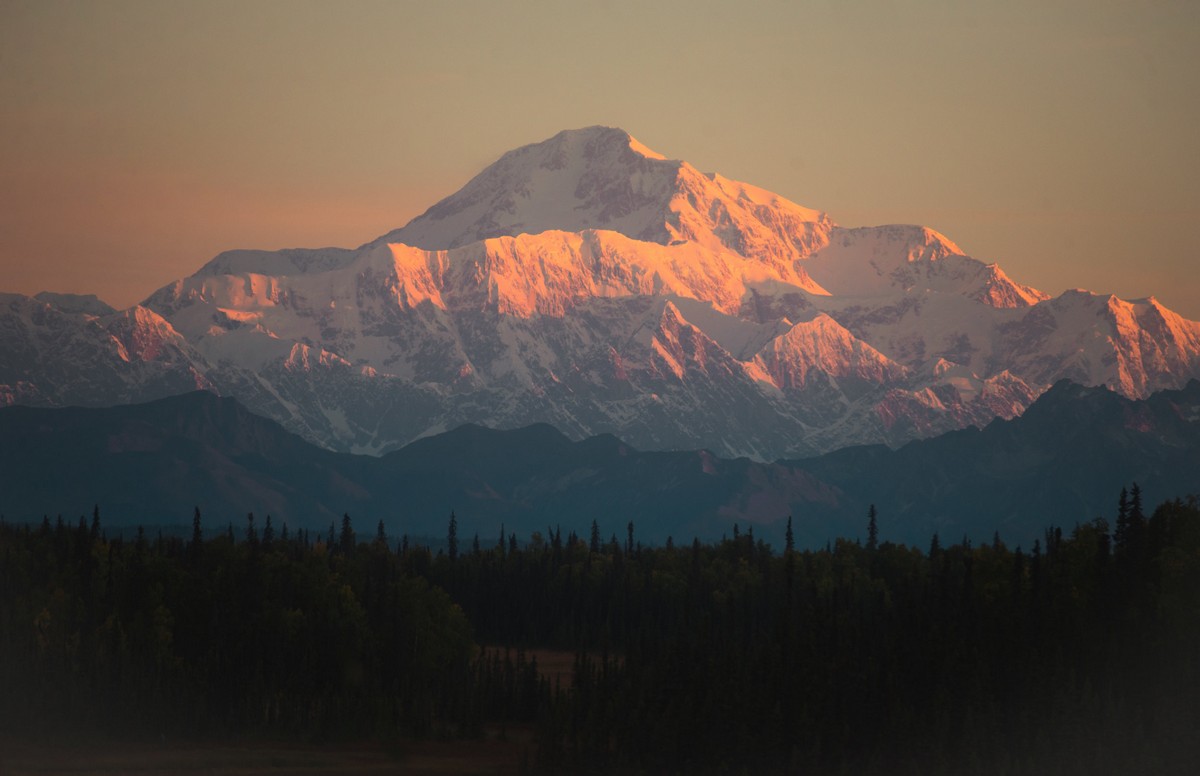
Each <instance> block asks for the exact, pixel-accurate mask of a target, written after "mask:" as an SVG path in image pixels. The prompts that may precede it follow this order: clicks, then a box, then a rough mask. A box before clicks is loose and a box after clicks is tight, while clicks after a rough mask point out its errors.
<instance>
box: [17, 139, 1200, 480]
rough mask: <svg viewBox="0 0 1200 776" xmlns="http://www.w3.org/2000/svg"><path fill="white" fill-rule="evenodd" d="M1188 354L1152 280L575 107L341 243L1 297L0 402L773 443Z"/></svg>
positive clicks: (388, 438)
mask: <svg viewBox="0 0 1200 776" xmlns="http://www.w3.org/2000/svg"><path fill="white" fill-rule="evenodd" d="M1196 377H1200V324H1197V323H1195V322H1192V321H1187V320H1184V319H1182V318H1180V317H1179V316H1178V315H1176V314H1174V313H1173V312H1171V311H1170V310H1167V309H1166V308H1164V307H1162V306H1161V305H1160V304H1159V303H1158V302H1157V301H1155V300H1154V299H1153V298H1150V299H1145V300H1134V301H1125V300H1120V299H1116V298H1115V297H1111V296H1097V295H1093V294H1089V293H1087V292H1084V291H1071V292H1067V293H1064V294H1062V295H1061V296H1059V297H1057V298H1054V299H1050V298H1048V297H1047V295H1045V294H1043V293H1041V292H1040V291H1037V290H1036V289H1032V288H1029V287H1027V286H1024V285H1021V284H1020V283H1017V282H1015V281H1013V280H1012V279H1010V278H1008V277H1007V275H1005V273H1004V272H1003V271H1002V270H1001V269H1000V268H999V267H998V266H996V265H994V264H985V263H983V262H980V261H977V260H975V259H973V258H971V257H969V256H966V255H965V254H964V253H963V252H962V250H961V249H960V248H959V247H958V246H957V245H955V244H954V243H953V242H952V241H951V240H950V239H948V238H947V237H945V236H944V235H941V234H939V233H937V232H936V231H934V230H932V229H928V228H925V227H920V226H902V225H891V226H879V227H864V228H844V227H841V226H838V225H837V224H836V223H834V221H833V220H832V219H831V218H830V216H828V215H827V214H825V213H822V212H820V211H817V210H812V209H809V208H806V207H802V206H800V205H797V204H796V203H793V202H790V201H788V200H787V199H785V198H783V197H781V196H779V195H777V194H774V193H772V192H769V191H765V190H763V189H760V188H758V187H755V186H753V185H750V184H747V183H742V182H738V181H733V180H729V179H727V178H724V177H722V176H720V175H716V174H709V173H703V172H700V171H699V170H697V169H695V168H694V167H692V166H691V165H690V164H688V163H687V162H685V161H680V160H670V159H665V158H663V157H662V156H661V155H659V154H657V153H655V152H653V151H650V150H649V149H647V148H645V147H644V146H642V145H641V144H640V143H638V142H637V141H636V140H634V139H633V138H632V137H630V136H629V134H628V133H626V132H624V131H622V130H619V129H611V128H606V127H590V128H586V129H581V130H572V131H567V132H562V133H559V134H558V135H555V136H554V137H552V138H550V139H548V140H546V141H543V142H541V143H536V144H533V145H529V146H525V147H523V148H519V149H516V150H514V151H511V152H509V153H507V154H505V155H504V156H503V157H501V158H500V159H499V160H498V161H497V162H496V163H494V164H493V165H491V166H489V167H488V168H487V169H485V170H483V171H482V172H480V173H479V175H477V176H476V177H475V178H473V179H472V180H471V181H469V182H468V183H467V184H466V185H465V186H464V187H463V188H462V189H461V190H459V191H458V192H456V193H455V194H453V195H451V196H449V197H447V198H446V199H445V200H443V201H442V202H439V203H437V204H436V205H434V206H433V207H431V208H430V209H429V210H428V211H427V212H426V213H424V214H423V215H421V216H419V217H418V218H415V219H413V220H412V221H411V222H410V223H409V224H407V225H406V226H404V227H402V228H400V229H396V230H394V231H392V232H389V233H388V234H386V235H384V236H382V237H380V238H378V239H376V240H374V241H371V242H368V243H366V244H364V245H362V246H360V247H359V248H356V249H342V248H322V249H290V250H284V251H253V250H238V251H229V252H227V253H223V254H221V255H219V256H217V257H216V258H214V259H213V260H212V261H211V262H209V263H208V264H207V265H205V266H204V267H202V268H201V269H200V270H199V271H198V272H196V273H195V274H194V275H192V276H191V277H188V278H184V279H181V280H179V281H177V282H175V283H172V284H170V285H168V286H166V287H164V288H162V289H160V290H159V291H157V292H156V293H154V294H153V295H152V296H151V297H150V298H149V299H147V300H145V301H144V302H143V304H142V305H139V306H135V307H134V308H131V309H130V310H127V311H123V312H115V311H112V310H111V309H109V308H107V306H105V305H103V304H102V303H99V302H98V301H97V300H94V299H87V298H83V297H68V296H64V295H41V296H39V297H38V298H36V299H35V298H30V297H21V296H15V295H5V296H3V297H0V403H3V404H25V405H37V406H65V405H69V404H85V405H90V406H105V405H111V404H120V403H127V402H134V401H146V400H149V399H154V398H159V397H162V396H168V395H173V394H178V393H181V392H184V391H187V390H193V389H195V388H204V389H208V390H214V391H216V392H217V393H219V394H221V395H226V396H233V397H236V398H237V399H238V400H239V401H240V402H241V403H242V404H244V405H245V406H246V407H248V408H250V409H251V410H252V411H254V412H256V413H258V414H261V415H263V416H266V417H270V418H273V419H275V420H277V421H278V422H279V423H281V424H282V425H283V426H284V427H285V428H287V429H288V430H290V431H293V432H295V433H297V434H300V435H301V436H303V437H304V438H306V439H308V440H309V441H311V442H313V443H315V444H318V445H320V446H322V447H325V448H328V449H333V450H340V451H348V452H361V453H371V454H376V455H378V454H382V453H386V452H389V451H393V450H397V449H399V448H401V447H403V446H404V445H405V444H407V443H409V442H411V441H413V440H415V439H420V438H422V437H427V436H430V435H433V434H437V433H439V432H442V431H446V430H449V429H453V428H456V427H458V426H460V425H462V424H464V423H476V424H481V425H486V426H489V427H493V428H510V429H511V428H520V427H523V426H527V425H530V424H534V423H549V424H551V425H553V426H554V427H555V428H558V429H559V430H561V431H562V432H563V433H564V434H566V435H567V436H568V437H570V438H571V439H576V440H578V439H584V438H587V437H589V436H594V435H597V434H602V433H611V434H614V435H616V436H618V437H620V438H621V439H623V440H626V441H627V442H629V443H630V444H632V445H634V446H636V447H638V448H641V449H654V450H685V449H697V448H706V449H709V450H712V451H714V452H715V453H717V454H718V455H722V456H726V457H736V456H743V455H744V456H748V457H751V458H754V459H756V460H761V461H765V460H774V459H777V458H779V457H785V456H793V457H794V456H800V455H814V454H818V453H824V452H828V451H831V450H836V449H839V448H842V447H846V446H848V445H858V444H874V443H883V444H886V445H889V446H891V447H898V446H899V445H901V444H904V443H905V442H908V441H910V440H913V439H919V438H926V437H931V436H935V435H937V434H939V433H942V432H945V431H948V430H951V429H957V428H962V427H965V426H969V425H977V426H983V425H986V424H987V423H988V422H990V421H991V420H992V419H994V418H997V417H1000V418H1012V417H1014V416H1016V415H1019V414H1020V413H1021V412H1022V411H1024V409H1025V408H1026V407H1028V406H1029V404H1030V403H1031V402H1032V401H1033V400H1034V398H1036V397H1037V396H1038V395H1039V394H1040V393H1041V392H1042V391H1044V390H1045V389H1047V388H1048V387H1049V386H1050V385H1052V384H1053V383H1055V382H1056V381H1058V380H1060V379H1070V380H1073V381H1075V382H1078V383H1080V384H1084V385H1100V384H1105V385H1108V386H1111V387H1113V388H1114V390H1116V391H1118V392H1119V393H1121V394H1122V395H1125V396H1127V397H1130V398H1138V397H1145V396H1147V395H1149V394H1150V393H1152V392H1153V391H1156V390H1161V389H1171V388H1179V387H1181V386H1183V385H1184V384H1186V382H1187V381H1188V380H1189V379H1192V378H1196Z"/></svg>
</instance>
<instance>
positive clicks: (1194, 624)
mask: <svg viewBox="0 0 1200 776" xmlns="http://www.w3.org/2000/svg"><path fill="white" fill-rule="evenodd" d="M1115 512H1116V514H1115V515H1114V520H1113V522H1112V523H1109V522H1108V521H1107V520H1105V519H1097V520H1095V521H1093V522H1090V523H1087V524H1083V525H1077V526H1075V527H1074V528H1073V529H1071V530H1070V531H1069V532H1064V531H1063V530H1061V529H1059V528H1052V529H1048V530H1047V531H1046V532H1045V534H1044V536H1043V537H1042V538H1041V539H1039V540H1038V541H1037V542H1035V543H1034V544H1033V545H1032V546H1031V547H1029V548H1021V547H1016V548H1010V547H1008V546H1007V545H1006V544H1005V543H1004V542H1003V541H1002V540H1001V538H1000V536H999V535H997V536H995V537H994V539H993V540H992V541H991V542H988V543H982V544H979V545H973V544H972V543H971V542H970V541H968V540H966V539H963V540H962V541H960V542H958V543H955V544H949V543H947V544H943V541H942V540H941V538H940V537H938V536H936V535H935V536H934V537H932V539H931V541H930V545H929V547H928V548H927V549H921V548H915V547H910V546H904V545H900V544H894V543H890V542H886V541H884V542H881V541H880V540H879V525H880V523H882V522H884V521H886V514H887V512H886V509H883V510H879V511H876V509H875V508H874V507H872V508H871V511H870V513H869V514H868V515H867V516H865V522H866V526H865V527H866V536H867V540H866V542H865V543H863V542H860V541H856V540H855V541H851V540H847V539H841V540H838V541H836V542H832V543H830V545H829V546H827V547H825V548H823V549H819V550H804V551H801V550H797V549H796V548H795V547H794V546H792V542H791V538H790V537H791V531H790V524H789V530H788V534H787V538H786V539H785V545H784V547H783V548H781V549H777V548H773V547H771V546H770V545H768V544H767V543H765V542H764V541H763V540H762V539H761V538H756V537H755V536H754V532H753V527H751V526H747V527H746V529H745V530H744V531H743V530H740V529H739V527H737V526H734V527H733V531H732V535H731V536H727V537H726V538H725V539H723V540H721V541H720V542H712V543H702V542H700V541H697V540H694V541H692V542H691V543H690V544H684V545H681V546H676V545H675V544H674V542H671V541H668V542H667V543H666V544H665V545H663V546H656V547H648V546H643V545H642V544H641V543H640V542H638V541H637V538H636V530H635V525H634V523H633V522H627V523H626V524H625V525H624V526H622V528H623V530H622V531H621V536H620V537H618V535H617V534H616V533H610V534H609V538H608V539H605V538H603V533H604V532H602V531H601V530H600V527H599V526H598V525H596V524H595V523H593V524H592V526H591V529H590V531H586V532H585V535H584V536H580V535H577V534H576V533H575V532H574V531H569V532H567V533H566V535H565V536H564V534H563V532H562V530H561V528H559V527H548V528H547V530H546V532H545V533H540V532H539V533H535V534H533V535H532V536H530V537H528V538H527V539H526V540H525V541H519V540H518V538H517V537H516V536H515V535H513V534H510V533H506V532H505V531H504V529H503V527H500V528H499V530H498V532H497V535H496V536H494V537H492V538H491V539H490V540H483V539H481V538H480V537H478V536H475V537H472V538H471V540H469V541H467V540H465V539H464V538H463V537H459V536H458V528H457V519H456V518H455V516H454V515H451V516H450V519H449V521H448V525H447V533H446V537H445V541H444V542H440V543H439V544H440V546H439V548H438V549H436V550H435V549H433V548H431V547H429V546H427V545H425V544H422V543H420V542H417V541H411V540H409V539H408V538H407V537H403V538H401V539H400V540H399V541H392V540H391V539H389V537H388V536H387V535H386V532H385V531H384V527H383V525H382V524H379V525H378V526H377V527H376V530H375V531H374V532H373V534H370V535H369V538H367V537H360V536H359V535H358V534H357V533H356V532H355V530H354V526H353V523H352V521H351V519H350V517H349V516H346V517H344V518H343V520H342V525H341V527H340V531H339V530H337V529H336V527H335V526H331V527H330V530H329V531H328V532H326V533H324V534H323V535H316V536H313V535H311V534H310V533H309V532H307V531H297V532H292V533H289V532H288V531H287V529H286V527H282V528H281V529H280V530H279V531H277V530H276V527H275V526H273V525H272V524H271V522H270V520H269V519H268V521H267V522H266V523H265V524H264V525H263V526H262V527H261V528H260V527H258V526H257V525H256V521H255V519H254V516H253V515H247V517H246V523H245V526H244V527H243V528H242V529H241V530H239V531H234V530H233V528H232V527H230V528H229V529H227V530H226V531H224V532H221V533H219V534H217V535H213V536H209V537H207V538H206V536H205V532H204V531H203V527H202V519H201V516H200V515H199V513H198V512H197V513H196V514H195V516H194V521H193V533H192V536H191V538H190V539H184V538H179V537H166V538H164V537H162V536H155V537H154V538H151V537H148V536H146V535H145V534H144V532H140V531H139V533H138V535H137V537H136V538H131V539H125V538H122V537H115V538H109V537H108V536H107V535H106V532H105V530H104V529H103V526H102V524H101V520H100V515H99V512H98V511H97V512H96V513H95V514H94V515H93V516H92V519H91V521H90V522H89V521H88V520H86V519H84V518H80V520H79V522H78V524H77V525H68V524H65V523H63V522H62V521H61V520H59V521H57V522H55V523H51V522H50V521H49V520H46V521H43V523H42V524H41V525H40V526H26V525H11V524H3V523H0V590H3V595H0V679H2V681H3V682H4V687H3V690H4V692H3V698H4V700H3V701H2V703H3V712H2V713H3V715H4V716H3V719H4V721H5V724H8V725H10V726H13V725H21V724H25V725H41V724H45V723H46V721H47V720H56V721H59V722H60V723H62V724H67V725H72V726H78V727H80V728H83V729H108V730H110V731H111V730H112V729H113V728H117V729H118V730H130V729H139V730H151V731H170V732H173V733H183V732H187V733H191V734H195V733H197V732H199V733H201V734H203V733H211V734H214V735H230V734H235V735H238V736H249V737H254V736H294V737H303V738H307V739H316V740H322V739H328V738H363V737H370V738H381V739H387V738H389V737H397V736H400V737H403V736H437V737H450V738H453V737H474V736H480V735H483V734H484V732H485V730H488V729H494V728H495V727H497V726H499V727H501V728H502V729H503V728H504V726H508V725H526V726H532V728H533V729H534V730H536V739H535V740H536V748H535V749H534V750H533V752H532V754H531V757H530V760H529V765H530V767H531V768H533V769H538V770H543V771H567V772H579V771H597V772H602V771H620V772H638V771H643V772H655V773H658V772H721V773H723V772H741V771H745V772H791V773H842V772H855V773H889V774H891V773H939V772H940V773H981V774H982V773H988V774H990V773H996V774H1001V773H1026V772H1038V773H1081V774H1082V773H1116V772H1163V773H1169V772H1180V773H1182V772H1186V769H1187V768H1189V767H1191V764H1192V763H1193V762H1194V760H1195V757H1196V755H1198V754H1200V750H1198V746H1197V744H1196V743H1195V737H1194V734H1193V730H1194V726H1195V724H1196V722H1197V721H1200V700H1198V699H1200V506H1198V505H1197V502H1196V501H1195V499H1189V500H1188V501H1179V500H1176V501H1171V502H1167V503H1164V504H1162V505H1160V506H1159V507H1158V508H1157V509H1156V510H1155V511H1154V513H1153V515H1150V516H1147V515H1146V514H1144V511H1143V506H1142V504H1141V496H1140V492H1138V490H1137V488H1136V486H1134V489H1133V491H1132V492H1131V493H1130V492H1124V491H1123V492H1122V494H1121V497H1120V499H1119V500H1118V503H1117V505H1116V510H1115ZM1110 528H1111V530H1110ZM480 645H485V646H488V647H489V648H488V649H481V648H480ZM535 648H536V649H546V648H551V649H557V650H564V651H567V652H568V653H570V654H573V655H574V665H573V670H572V671H571V676H570V680H569V681H563V680H561V679H560V678H555V679H551V678H550V677H549V676H547V675H546V674H544V673H543V672H542V671H539V669H538V666H537V663H536V658H534V657H533V654H534V653H533V650H534V649H535Z"/></svg>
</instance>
